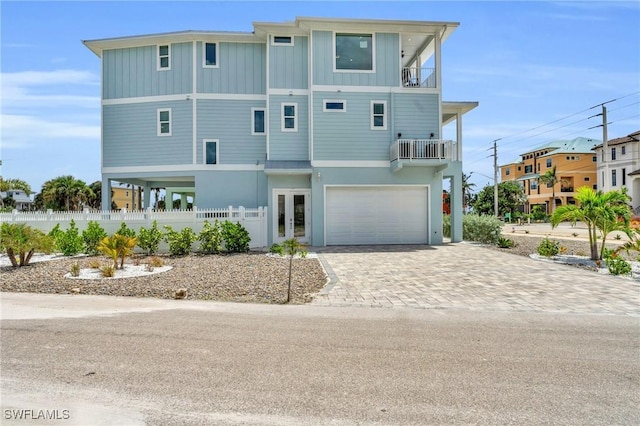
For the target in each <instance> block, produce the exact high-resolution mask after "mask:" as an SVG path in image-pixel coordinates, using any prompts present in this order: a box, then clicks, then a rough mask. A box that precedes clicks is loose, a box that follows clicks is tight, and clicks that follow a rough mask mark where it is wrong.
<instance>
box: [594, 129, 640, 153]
mask: <svg viewBox="0 0 640 426" xmlns="http://www.w3.org/2000/svg"><path fill="white" fill-rule="evenodd" d="M634 142H640V130H636V131H635V132H633V133H629V134H628V135H627V136H622V137H620V138H615V139H609V140H608V141H607V145H609V146H611V145H621V144H623V143H634ZM603 145H604V144H602V143H601V144H599V145H597V146H595V147H594V149H598V148H602V146H603Z"/></svg>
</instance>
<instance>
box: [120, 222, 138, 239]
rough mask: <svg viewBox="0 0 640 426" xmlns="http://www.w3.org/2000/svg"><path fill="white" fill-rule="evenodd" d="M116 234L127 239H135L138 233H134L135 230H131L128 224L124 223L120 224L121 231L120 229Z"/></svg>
mask: <svg viewBox="0 0 640 426" xmlns="http://www.w3.org/2000/svg"><path fill="white" fill-rule="evenodd" d="M116 234H118V235H123V236H125V237H129V238H135V236H136V231H134V230H133V229H131V228H128V227H127V224H126V223H124V222H122V223H121V224H120V229H118V230H117V231H116Z"/></svg>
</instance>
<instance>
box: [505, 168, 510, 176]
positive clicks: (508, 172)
mask: <svg viewBox="0 0 640 426" xmlns="http://www.w3.org/2000/svg"><path fill="white" fill-rule="evenodd" d="M510 174H511V169H510V168H508V167H507V168H506V169H505V171H504V175H505V176H509V175H510Z"/></svg>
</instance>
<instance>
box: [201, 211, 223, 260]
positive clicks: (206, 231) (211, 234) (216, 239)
mask: <svg viewBox="0 0 640 426" xmlns="http://www.w3.org/2000/svg"><path fill="white" fill-rule="evenodd" d="M198 241H200V251H201V252H203V253H207V254H211V253H220V252H221V251H222V228H221V227H220V222H218V220H217V219H216V221H215V222H214V223H213V225H211V224H210V223H209V221H208V220H205V221H204V225H203V226H202V230H201V231H200V233H199V234H198Z"/></svg>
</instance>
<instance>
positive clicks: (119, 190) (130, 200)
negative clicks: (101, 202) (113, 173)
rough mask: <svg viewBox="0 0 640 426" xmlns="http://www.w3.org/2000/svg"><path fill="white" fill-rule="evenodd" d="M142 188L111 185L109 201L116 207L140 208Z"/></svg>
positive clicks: (131, 209)
mask: <svg viewBox="0 0 640 426" xmlns="http://www.w3.org/2000/svg"><path fill="white" fill-rule="evenodd" d="M142 192H143V190H142V188H140V187H136V186H134V187H128V188H127V187H120V186H112V187H111V194H112V195H111V202H112V203H114V204H115V205H116V208H118V209H127V210H128V211H133V210H141V209H142V206H143V204H142ZM111 206H113V204H111Z"/></svg>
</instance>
